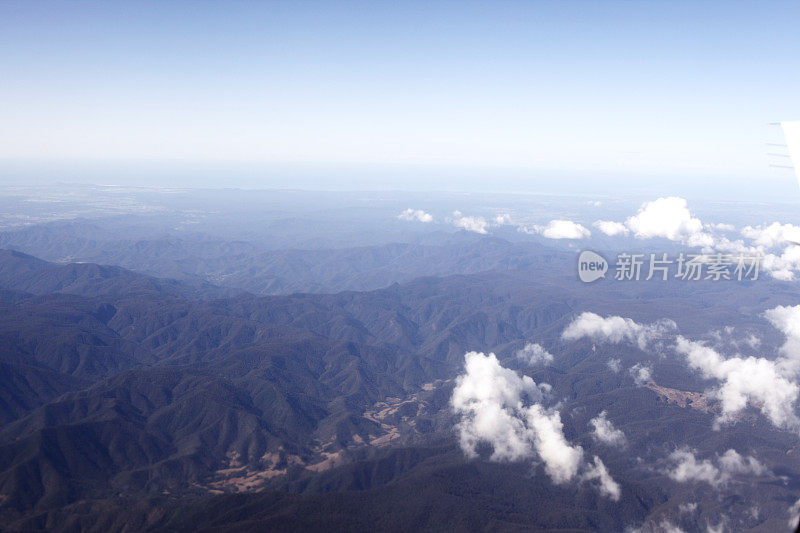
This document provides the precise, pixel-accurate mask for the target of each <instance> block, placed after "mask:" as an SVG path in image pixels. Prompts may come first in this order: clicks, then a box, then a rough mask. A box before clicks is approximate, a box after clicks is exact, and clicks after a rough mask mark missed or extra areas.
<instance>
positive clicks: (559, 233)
mask: <svg viewBox="0 0 800 533" xmlns="http://www.w3.org/2000/svg"><path fill="white" fill-rule="evenodd" d="M541 233H542V236H544V237H546V238H548V239H585V238H587V237H589V236H591V235H592V232H591V231H589V230H588V229H586V228H584V227H583V226H581V225H580V224H578V223H576V222H572V221H571V220H551V221H550V223H549V224H548V225H547V226H545V227H544V228H542V230H541Z"/></svg>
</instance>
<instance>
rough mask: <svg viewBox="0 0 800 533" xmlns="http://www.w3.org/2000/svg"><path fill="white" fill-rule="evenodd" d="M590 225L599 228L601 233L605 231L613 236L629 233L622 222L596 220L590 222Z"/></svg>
mask: <svg viewBox="0 0 800 533" xmlns="http://www.w3.org/2000/svg"><path fill="white" fill-rule="evenodd" d="M592 226H594V227H595V228H597V229H599V230H600V231H601V232H602V233H605V234H606V235H608V236H609V237H614V236H616V235H627V234H628V233H630V230H629V229H628V226H626V225H625V224H623V223H622V222H614V221H612V220H598V221H596V222H595V223H594V224H592Z"/></svg>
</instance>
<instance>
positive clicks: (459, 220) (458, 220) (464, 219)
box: [448, 211, 489, 235]
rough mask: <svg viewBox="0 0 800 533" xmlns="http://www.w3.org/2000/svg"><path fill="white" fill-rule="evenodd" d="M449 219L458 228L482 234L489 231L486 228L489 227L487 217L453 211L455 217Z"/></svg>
mask: <svg viewBox="0 0 800 533" xmlns="http://www.w3.org/2000/svg"><path fill="white" fill-rule="evenodd" d="M448 220H449V221H450V222H451V223H452V224H453V225H454V226H455V227H457V228H461V229H463V230H466V231H472V232H474V233H480V234H482V235H485V234H486V233H487V232H486V228H488V227H489V223H488V222H486V219H485V218H483V217H468V216H464V215H463V214H462V213H461V211H453V218H452V219H448Z"/></svg>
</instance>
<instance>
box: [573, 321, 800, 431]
mask: <svg viewBox="0 0 800 533" xmlns="http://www.w3.org/2000/svg"><path fill="white" fill-rule="evenodd" d="M764 316H765V317H766V319H767V320H768V321H769V322H770V323H771V324H772V325H773V326H774V327H775V328H776V329H778V330H779V331H780V332H781V333H783V334H784V335H785V338H786V340H785V342H784V344H783V345H782V346H781V348H780V356H779V357H778V358H776V359H774V360H770V359H767V358H765V357H755V356H742V355H739V354H737V355H734V356H731V357H726V356H723V355H722V354H721V353H720V352H719V351H718V350H717V349H715V348H714V347H712V346H709V345H708V344H706V343H704V342H699V341H694V340H690V339H688V338H686V337H683V336H681V335H678V333H677V326H676V324H675V323H674V322H672V321H657V322H654V323H652V324H639V323H637V322H635V321H633V320H631V319H630V318H623V317H620V316H609V317H601V316H600V315H597V314H595V313H591V312H585V313H582V314H581V315H579V316H578V317H577V318H576V319H574V320H573V321H572V322H571V323H570V324H569V325H568V326H567V327H566V328H565V329H564V331H563V332H562V335H561V336H562V338H563V339H564V340H577V339H580V338H582V337H587V338H590V339H593V340H595V341H605V342H610V343H621V342H634V343H636V344H637V345H638V346H639V347H640V348H641V349H645V348H647V347H651V344H650V343H652V342H653V341H655V340H658V342H659V344H658V346H659V347H664V346H668V347H669V348H670V349H672V350H674V351H675V352H676V353H678V354H679V355H682V356H684V357H685V360H686V362H687V364H688V366H689V368H691V369H692V370H695V371H698V372H700V374H701V375H702V376H703V377H705V378H706V379H712V380H716V382H717V384H716V386H715V387H714V388H712V389H710V390H709V391H707V393H708V395H709V396H710V397H711V398H714V399H716V400H718V401H719V406H720V414H719V416H718V417H717V419H716V423H717V425H719V424H724V423H730V422H734V421H735V420H736V418H737V415H738V414H739V413H740V412H741V411H742V410H744V409H745V408H747V407H752V408H755V409H757V410H759V411H760V412H761V413H762V414H763V415H764V416H765V417H767V418H768V419H769V420H770V422H772V424H774V425H775V426H776V427H782V428H788V429H800V417H798V416H797V414H796V413H795V409H796V403H797V400H798V398H800V385H798V383H797V378H798V376H800V305H797V306H778V307H775V308H773V309H769V310H767V311H766V312H765V313H764ZM724 333H725V335H724V336H725V337H726V338H730V337H731V336H732V335H733V333H734V330H733V328H725V329H724ZM712 334H713V335H716V337H717V338H718V340H719V339H721V338H722V336H723V335H722V332H721V331H716V332H712ZM741 344H742V345H745V346H748V347H749V348H750V349H757V348H758V347H759V346H760V340H759V339H758V338H757V337H755V336H753V335H752V334H751V335H750V336H749V337H748V338H746V339H745V340H744V341H742V343H741ZM727 345H729V346H732V347H733V348H735V349H737V350H738V348H739V347H740V343H739V342H733V343H730V342H729V343H727ZM607 364H608V366H609V368H610V369H612V370H613V371H615V372H617V371H619V368H620V366H621V365H620V361H619V360H617V359H612V360H611V361H609V362H608V363H607ZM629 372H630V374H631V376H632V377H633V378H634V381H635V382H636V384H637V385H639V386H642V385H644V384H646V383H647V382H648V381H650V380H651V379H652V369H651V368H650V367H649V366H648V365H646V364H644V363H637V364H636V365H634V366H633V367H631V368H630V369H629Z"/></svg>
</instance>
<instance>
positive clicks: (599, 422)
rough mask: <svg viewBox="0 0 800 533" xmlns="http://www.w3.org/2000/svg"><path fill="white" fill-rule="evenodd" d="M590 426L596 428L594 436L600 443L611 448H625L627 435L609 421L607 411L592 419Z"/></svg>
mask: <svg viewBox="0 0 800 533" xmlns="http://www.w3.org/2000/svg"><path fill="white" fill-rule="evenodd" d="M589 424H591V425H592V427H593V428H594V430H593V432H592V436H593V437H594V438H595V439H596V440H598V441H599V442H602V443H603V444H609V445H611V446H620V447H622V446H625V443H626V442H627V439H626V438H625V433H623V432H622V431H621V430H619V429H617V428H615V427H614V424H613V423H612V422H611V420H609V419H608V417H607V415H606V412H605V411H602V412H600V414H599V415H597V416H596V417H594V418H592V419H591V420H590V421H589Z"/></svg>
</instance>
